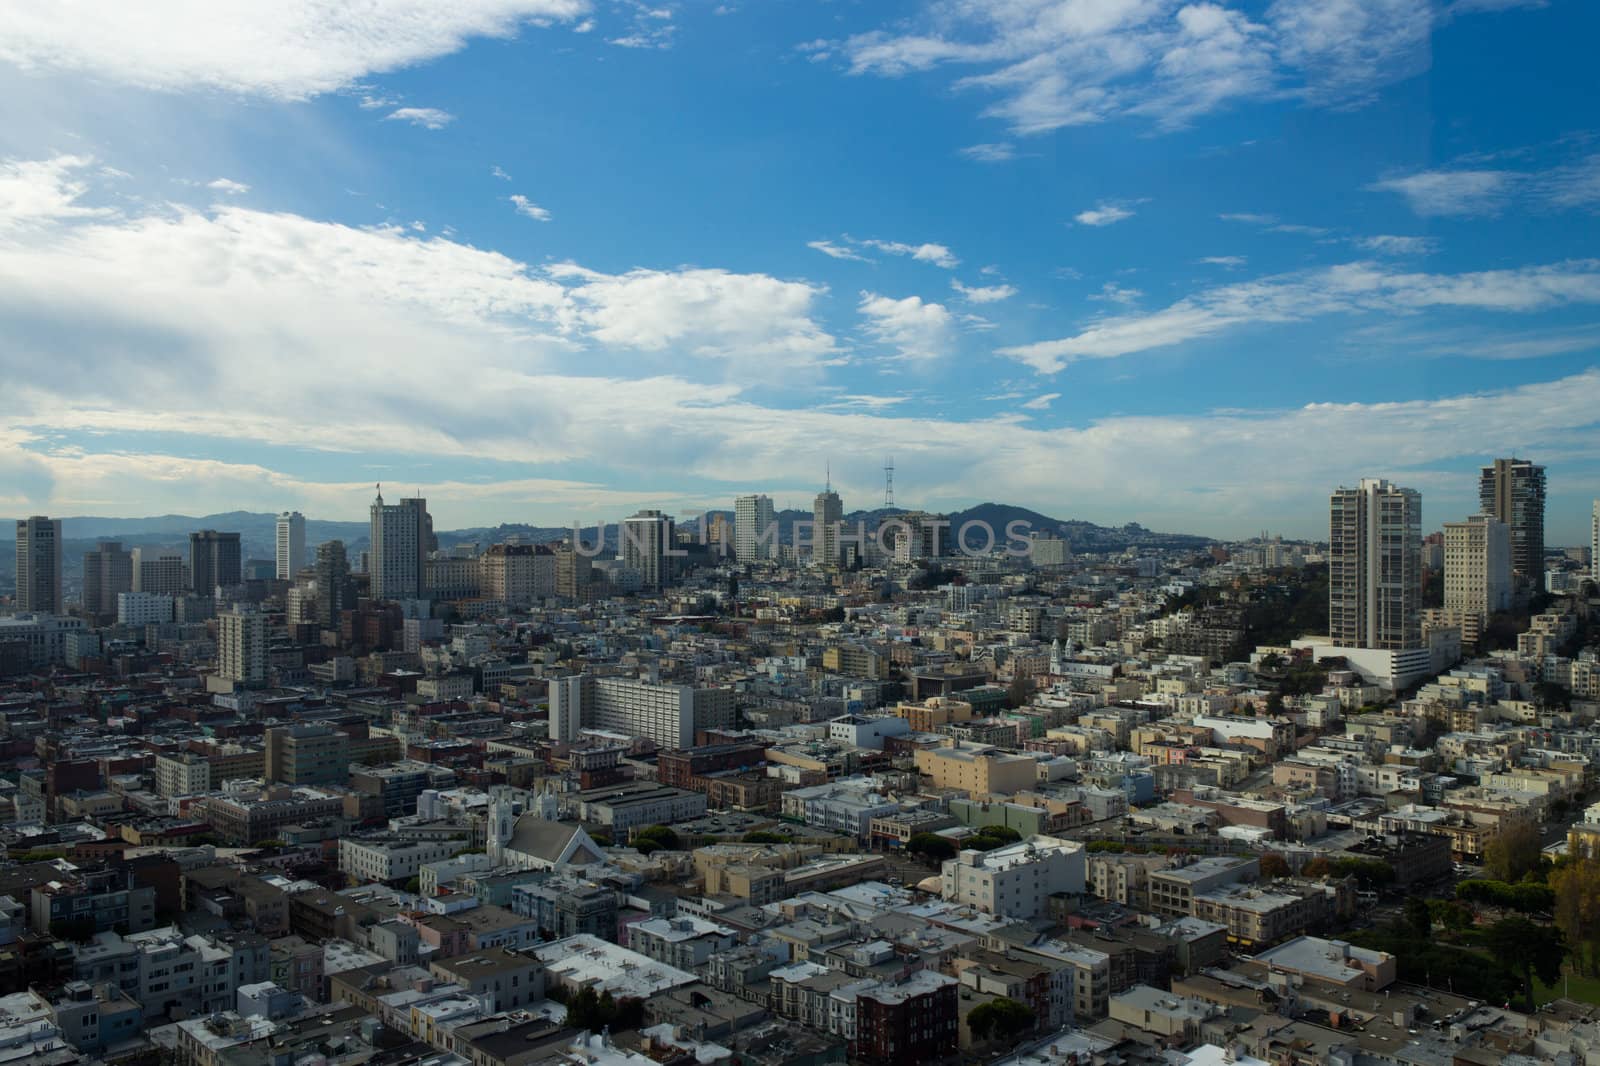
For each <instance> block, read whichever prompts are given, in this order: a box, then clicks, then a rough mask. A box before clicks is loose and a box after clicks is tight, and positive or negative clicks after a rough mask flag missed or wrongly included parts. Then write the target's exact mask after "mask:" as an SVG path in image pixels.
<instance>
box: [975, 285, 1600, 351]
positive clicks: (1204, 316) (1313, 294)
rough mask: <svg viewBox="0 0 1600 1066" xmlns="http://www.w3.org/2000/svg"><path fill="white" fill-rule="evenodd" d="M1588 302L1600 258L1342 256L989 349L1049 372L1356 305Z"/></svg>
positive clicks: (1592, 299) (1395, 309) (1599, 291)
mask: <svg viewBox="0 0 1600 1066" xmlns="http://www.w3.org/2000/svg"><path fill="white" fill-rule="evenodd" d="M1594 303H1600V260H1574V261H1571V262H1565V263H1557V264H1554V265H1550V266H1537V267H1522V268H1519V269H1514V270H1487V271H1481V272H1478V273H1469V274H1420V273H1405V274H1402V273H1391V272H1388V271H1385V270H1383V269H1381V268H1379V267H1377V266H1375V265H1373V264H1371V263H1346V264H1343V265H1340V266H1332V267H1325V268H1322V269H1319V270H1313V271H1307V272H1304V273H1299V274H1286V275H1280V276H1278V277H1271V278H1262V279H1259V280H1256V281H1250V282H1241V283H1239V284H1236V285H1227V286H1223V287H1220V288H1216V289H1211V290H1208V291H1205V292H1202V293H1199V294H1198V295H1195V296H1191V297H1187V298H1185V299H1182V300H1179V301H1178V302H1176V303H1174V304H1172V305H1170V306H1168V307H1166V308H1163V309H1161V310H1159V311H1152V312H1149V313H1147V314H1129V315H1120V316H1114V317H1110V318H1104V319H1100V320H1098V321H1096V322H1094V323H1092V324H1091V325H1089V326H1088V327H1086V328H1085V329H1083V330H1082V331H1081V332H1079V333H1077V334H1075V335H1073V336H1071V337H1065V338H1062V339H1060V340H1053V341H1040V342H1037V343H1034V344H1024V345H1016V346H1012V347H1008V348H1001V349H999V351H998V352H997V354H999V355H1002V356H1005V357H1007V358H1010V359H1015V360H1017V361H1018V362H1021V363H1023V364H1025V365H1027V366H1031V367H1033V368H1034V369H1035V370H1037V371H1039V372H1040V373H1044V374H1053V373H1056V372H1057V371H1060V370H1061V369H1062V368H1063V367H1065V366H1067V365H1068V364H1069V363H1072V362H1075V361H1077V360H1080V359H1113V358H1116V357H1118V356H1123V355H1130V354H1133V353H1135V352H1143V351H1149V350H1151V349H1155V348H1163V347H1168V346H1171V345H1175V344H1182V343H1184V342H1186V341H1191V340H1196V339H1199V338H1203V337H1207V336H1210V335H1212V334H1215V333H1219V332H1221V331H1223V330H1227V329H1232V328H1235V327H1238V326H1243V325H1245V324H1248V323H1263V322H1293V321H1300V320H1304V319H1307V318H1313V317H1316V316H1319V315H1327V314H1336V313H1352V312H1363V311H1378V312H1390V313H1404V312H1411V311H1418V310H1422V309H1425V308H1434V307H1438V308H1466V309H1474V310H1480V311H1503V312H1527V311H1538V310H1546V309H1549V308H1553V307H1561V306H1566V305H1571V304H1594Z"/></svg>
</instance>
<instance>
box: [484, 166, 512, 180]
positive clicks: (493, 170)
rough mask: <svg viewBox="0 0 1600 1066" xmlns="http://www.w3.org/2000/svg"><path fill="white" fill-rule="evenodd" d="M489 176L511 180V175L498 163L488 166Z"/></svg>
mask: <svg viewBox="0 0 1600 1066" xmlns="http://www.w3.org/2000/svg"><path fill="white" fill-rule="evenodd" d="M489 176H490V177H491V178H499V179H500V180H501V181H510V180H511V175H510V174H507V173H506V172H505V170H504V169H502V168H501V166H500V165H499V164H498V163H497V164H495V165H494V166H492V167H490V168H489Z"/></svg>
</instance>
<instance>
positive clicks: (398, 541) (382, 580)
mask: <svg viewBox="0 0 1600 1066" xmlns="http://www.w3.org/2000/svg"><path fill="white" fill-rule="evenodd" d="M371 537H372V555H371V560H370V567H371V574H372V596H373V598H374V599H379V600H417V599H422V598H424V597H426V596H427V594H428V574H427V569H428V566H427V564H428V546H429V544H431V543H432V542H433V520H432V519H431V518H429V517H428V501H427V500H425V499H422V498H421V497H413V498H408V499H402V500H401V501H400V502H399V503H397V504H386V503H384V502H383V492H382V490H381V488H380V490H379V492H378V498H377V499H376V500H374V501H372V533H371Z"/></svg>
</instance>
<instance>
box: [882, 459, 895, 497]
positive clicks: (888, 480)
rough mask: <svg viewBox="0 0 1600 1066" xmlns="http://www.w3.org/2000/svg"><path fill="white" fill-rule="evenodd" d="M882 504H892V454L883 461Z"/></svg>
mask: <svg viewBox="0 0 1600 1066" xmlns="http://www.w3.org/2000/svg"><path fill="white" fill-rule="evenodd" d="M883 505H884V506H885V507H893V506H894V456H892V455H891V456H889V457H888V458H887V459H885V460H884V461H883Z"/></svg>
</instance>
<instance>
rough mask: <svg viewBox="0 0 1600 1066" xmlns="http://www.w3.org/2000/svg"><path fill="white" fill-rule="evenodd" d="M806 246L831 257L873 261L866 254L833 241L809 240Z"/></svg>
mask: <svg viewBox="0 0 1600 1066" xmlns="http://www.w3.org/2000/svg"><path fill="white" fill-rule="evenodd" d="M806 247H807V248H810V249H812V250H813V251H818V252H821V253H822V254H823V255H825V256H827V257H828V258H829V259H853V260H855V261H856V262H858V263H870V262H872V260H870V259H868V258H867V257H866V256H864V255H861V254H859V253H857V252H853V251H851V250H850V249H849V248H846V247H843V246H842V245H838V244H834V243H833V242H832V241H807V242H806Z"/></svg>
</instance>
